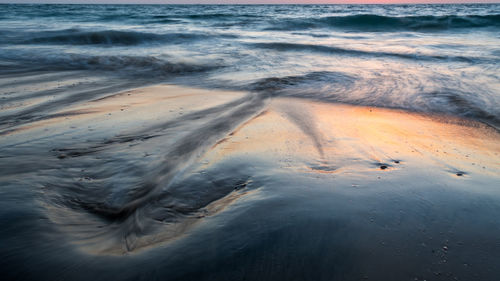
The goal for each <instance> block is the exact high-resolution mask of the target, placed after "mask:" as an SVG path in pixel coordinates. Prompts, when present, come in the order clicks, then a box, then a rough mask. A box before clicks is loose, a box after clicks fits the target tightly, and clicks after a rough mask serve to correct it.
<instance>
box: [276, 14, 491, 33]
mask: <svg viewBox="0 0 500 281" xmlns="http://www.w3.org/2000/svg"><path fill="white" fill-rule="evenodd" d="M499 26H500V14H495V15H468V16H458V15H448V16H405V17H390V16H382V15H373V14H360V15H349V16H329V17H322V18H314V19H312V18H299V19H288V20H280V21H276V22H274V24H273V25H272V26H271V27H269V28H268V29H271V30H272V29H275V30H300V29H309V28H317V27H331V28H341V29H348V30H357V31H404V30H408V31H439V30H448V29H458V28H480V27H499Z"/></svg>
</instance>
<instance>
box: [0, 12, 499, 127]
mask: <svg viewBox="0 0 500 281" xmlns="http://www.w3.org/2000/svg"><path fill="white" fill-rule="evenodd" d="M0 25H1V30H0V35H1V36H2V42H1V45H0V48H1V49H0V63H1V65H2V70H1V73H0V75H1V76H2V77H4V76H8V75H11V74H12V73H19V74H22V73H24V72H30V71H36V70H43V71H60V73H61V74H64V77H65V78H64V79H60V82H59V83H60V84H61V86H60V87H69V86H71V85H73V84H74V83H79V82H80V80H79V79H78V78H73V77H71V75H69V74H70V73H76V71H87V72H90V73H91V76H92V77H95V76H96V72H99V74H98V78H99V79H98V80H99V81H100V80H101V79H105V78H106V79H109V80H113V81H117V82H116V83H118V84H121V85H124V87H130V86H129V85H128V84H129V83H130V77H133V78H134V80H136V81H134V83H135V84H138V85H140V84H141V83H142V84H152V83H160V82H169V83H177V84H186V85H195V86H200V87H207V88H221V89H244V90H250V91H259V92H272V94H273V95H281V96H283V95H286V96H295V97H303V98H307V99H315V100H323V101H333V102H340V103H349V104H361V105H372V106H382V107H391V108H401V109H405V110H411V111H418V112H433V113H434V112H439V113H446V114H452V115H459V116H464V117H468V118H475V119H479V120H482V121H484V122H488V123H491V124H492V125H493V126H498V125H499V122H500V121H499V118H500V117H499V116H500V112H499V111H498V110H499V108H500V100H499V92H498V89H499V88H500V84H499V81H500V79H499V76H498V74H499V73H500V71H499V65H500V64H499V56H500V49H499V47H498V46H500V41H499V35H500V34H499V28H500V6H499V5H496V4H492V5H305V6H302V5H289V6H288V5H277V6H272V5H264V6H261V5H250V6H240V5H237V6H232V5H220V6H215V5H214V6H202V5H194V6H190V5H185V6H182V5H181V6H170V5H166V6H163V5H122V6H120V5H97V6H95V5H2V9H1V11H0ZM75 79H76V80H75ZM2 80H4V79H2ZM120 80H122V81H123V82H118V81H120ZM139 80H140V81H139ZM10 82H11V81H10ZM81 82H85V83H86V85H85V87H86V89H89V87H93V86H95V87H98V85H99V82H98V81H93V82H90V83H89V82H86V81H81ZM11 84H12V83H11ZM88 84H89V85H88ZM15 86H16V85H10V86H9V87H5V86H2V93H1V94H2V104H4V107H5V104H8V105H11V104H12V103H22V102H24V101H25V99H29V98H31V97H32V96H33V94H31V95H27V96H24V95H23V96H19V95H12V94H10V93H11V92H15V91H16V89H17V88H15ZM40 90H42V88H40ZM43 90H47V91H46V92H44V93H43V94H42V93H38V94H36V97H38V98H41V97H43V96H48V95H51V92H50V89H43ZM73 102H77V101H76V100H75V101H73ZM62 106H64V105H62ZM41 111H44V108H43V107H41V108H39V110H38V113H37V114H39V113H40V112H41ZM21 115H22V114H21ZM27 115H29V114H27ZM16 116H17V117H20V115H19V114H17V113H16ZM17 117H15V118H17ZM24 117H29V116H24ZM2 119H3V123H5V122H11V121H12V120H10V118H9V117H3V118H2Z"/></svg>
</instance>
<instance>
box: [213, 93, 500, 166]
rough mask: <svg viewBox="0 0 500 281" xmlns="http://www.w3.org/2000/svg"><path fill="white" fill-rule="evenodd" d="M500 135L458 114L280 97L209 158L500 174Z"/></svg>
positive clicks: (306, 164) (300, 164)
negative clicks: (244, 156) (429, 113)
mask: <svg viewBox="0 0 500 281" xmlns="http://www.w3.org/2000/svg"><path fill="white" fill-rule="evenodd" d="M290 112H293V113H290ZM498 137H499V135H498V132H497V131H496V130H495V129H493V128H491V127H488V126H486V125H483V124H481V123H478V122H474V121H469V120H463V119H458V118H455V117H449V116H426V115H422V114H416V113H408V112H403V111H399V110H390V109H381V108H373V107H361V106H349V105H340V104H328V103H315V102H307V101H304V100H302V99H275V100H274V101H273V102H272V103H271V104H270V106H269V108H268V109H267V110H266V112H265V114H261V115H259V116H257V117H255V118H254V119H253V120H252V122H248V123H246V124H245V126H244V127H242V128H239V129H238V130H237V132H236V133H235V134H233V135H231V137H230V138H228V139H226V141H225V142H223V143H221V144H219V145H218V147H217V149H215V150H213V151H211V152H210V154H209V155H210V156H208V158H220V159H222V158H224V157H228V156H230V155H232V154H237V155H242V154H251V155H255V154H258V155H260V156H261V157H264V158H270V157H274V158H276V159H278V160H279V161H281V162H283V163H287V166H290V167H294V168H299V169H300V168H301V167H303V168H306V169H311V170H314V171H317V172H328V171H338V170H339V169H341V170H342V171H345V172H349V173H351V174H359V175H360V176H362V175H363V174H364V173H365V172H367V171H372V170H386V171H390V170H394V169H405V170H406V171H405V172H406V173H410V174H414V175H415V176H418V174H419V173H418V172H417V171H413V172H412V171H411V170H409V169H410V167H412V168H411V169H413V168H416V167H419V168H418V169H424V170H425V169H439V170H441V171H442V172H443V173H447V174H449V173H451V174H453V175H460V176H462V175H471V176H472V175H473V174H477V176H481V175H484V174H488V175H498V173H499V168H500V165H499V163H498V154H499V152H500V146H499V145H498ZM405 167H408V169H406V168H405ZM443 175H444V174H443Z"/></svg>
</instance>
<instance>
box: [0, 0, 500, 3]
mask: <svg viewBox="0 0 500 281" xmlns="http://www.w3.org/2000/svg"><path fill="white" fill-rule="evenodd" d="M499 2H500V0H268V1H265V0H145V1H138V0H86V1H85V0H0V3H65V4H68V3H69V4H78V3H82V4H361V3H369V4H377V3H380V4H382V3H384V4H385V3H389V4H397V3H499Z"/></svg>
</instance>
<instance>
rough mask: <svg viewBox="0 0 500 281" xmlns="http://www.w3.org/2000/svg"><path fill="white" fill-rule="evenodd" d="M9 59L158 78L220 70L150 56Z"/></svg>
mask: <svg viewBox="0 0 500 281" xmlns="http://www.w3.org/2000/svg"><path fill="white" fill-rule="evenodd" d="M0 58H1V56H0ZM3 59H6V58H3ZM10 59H15V61H17V62H24V63H25V66H30V65H33V67H35V68H36V69H40V70H50V71H61V70H99V71H113V73H122V74H130V75H134V76H152V75H153V76H158V77H162V76H164V75H166V76H168V75H181V74H187V73H196V72H204V71H210V70H214V69H217V68H221V67H222V65H220V64H216V63H213V64H209V63H206V64H202V63H200V64H192V63H185V62H171V61H167V60H165V59H163V58H158V57H154V56H125V55H122V56H120V55H112V56H90V55H80V54H61V55H58V56H39V57H36V56H25V57H22V54H20V55H18V57H17V58H10Z"/></svg>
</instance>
